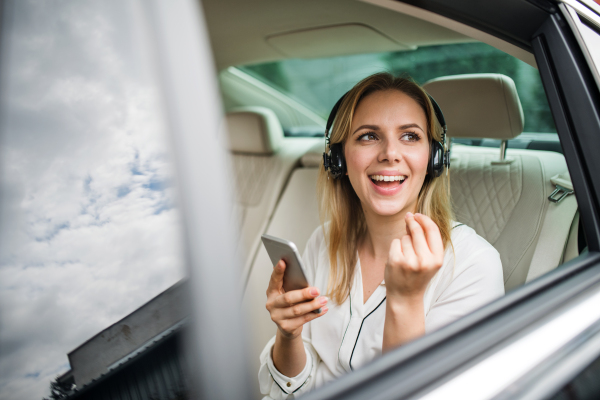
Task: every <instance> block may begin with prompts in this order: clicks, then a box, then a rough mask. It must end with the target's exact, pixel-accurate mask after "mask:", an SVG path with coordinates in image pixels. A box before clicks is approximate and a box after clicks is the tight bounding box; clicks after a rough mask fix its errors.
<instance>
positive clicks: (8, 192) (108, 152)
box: [0, 0, 183, 399]
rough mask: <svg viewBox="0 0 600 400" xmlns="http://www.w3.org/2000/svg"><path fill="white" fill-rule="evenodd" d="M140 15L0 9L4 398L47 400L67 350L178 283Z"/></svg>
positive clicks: (98, 4)
mask: <svg viewBox="0 0 600 400" xmlns="http://www.w3.org/2000/svg"><path fill="white" fill-rule="evenodd" d="M140 7H141V5H140V2H139V1H136V0H131V1H106V0H103V1H91V0H89V1H76V2H59V1H47V2H38V1H21V0H19V1H12V2H7V4H6V11H5V13H4V16H3V18H4V20H5V23H4V24H3V25H4V29H5V30H4V31H3V32H2V35H3V39H4V42H3V53H2V60H3V65H2V69H1V70H2V71H3V75H2V87H3V91H2V103H1V104H2V122H1V123H2V130H1V134H2V136H1V140H2V147H1V150H0V151H1V154H0V160H1V161H0V162H1V164H0V177H1V181H0V195H1V198H0V200H1V202H0V205H1V208H0V398H3V399H4V398H7V399H8V398H11V399H36V398H38V399H41V397H42V396H47V395H48V385H49V382H50V381H51V380H52V379H54V378H55V376H56V375H57V374H59V373H61V372H64V371H66V370H67V369H68V360H67V356H66V354H67V353H68V352H69V351H71V350H73V349H74V348H75V347H77V346H78V345H80V344H81V343H82V342H83V341H85V340H86V339H88V338H89V337H91V336H92V335H94V334H95V333H97V332H99V331H100V330H102V329H103V328H105V327H107V326H108V325H110V324H112V323H114V322H115V321H117V320H118V319H120V318H122V317H124V316H125V315H127V314H128V313H130V312H132V311H133V310H135V309H136V308H137V307H138V306H140V305H141V304H143V303H144V302H146V301H147V300H149V299H150V298H151V297H153V296H155V295H156V294H158V293H159V292H161V291H163V290H164V289H166V288H167V287H169V286H170V285H172V284H173V283H175V282H176V281H177V280H178V279H180V278H181V277H182V271H183V268H182V259H181V251H180V248H179V246H180V240H179V227H178V221H179V215H178V211H177V209H176V208H175V207H174V204H175V199H174V187H173V185H172V175H173V173H172V168H171V165H170V162H169V157H168V153H167V151H166V148H167V145H166V138H165V137H164V127H163V121H162V114H161V110H160V108H159V106H158V104H159V103H158V100H157V89H156V87H155V85H154V80H153V75H152V71H150V70H149V69H148V68H147V67H146V66H147V65H150V62H149V59H150V55H149V49H151V46H150V44H151V43H150V42H149V39H148V38H147V37H146V36H145V32H144V29H143V26H144V25H143V24H142V21H143V19H142V16H141V15H140V13H139V8H140ZM132 22H133V23H132Z"/></svg>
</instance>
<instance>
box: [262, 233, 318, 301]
mask: <svg viewBox="0 0 600 400" xmlns="http://www.w3.org/2000/svg"><path fill="white" fill-rule="evenodd" d="M261 239H262V242H263V244H264V245H265V249H267V253H269V257H270V258H271V262H273V266H275V265H276V264H277V263H278V262H279V260H283V261H285V264H286V268H285V272H284V273H283V290H285V291H286V292H289V291H290V290H298V289H304V288H306V287H309V286H310V284H309V282H308V280H307V279H306V274H305V272H304V266H303V265H302V258H301V257H300V253H298V248H297V247H296V245H295V244H294V243H293V242H291V241H289V240H286V239H281V238H278V237H275V236H271V235H262V236H261Z"/></svg>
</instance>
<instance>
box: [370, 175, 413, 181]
mask: <svg viewBox="0 0 600 400" xmlns="http://www.w3.org/2000/svg"><path fill="white" fill-rule="evenodd" d="M371 179H372V180H374V181H379V182H381V181H383V182H394V181H399V182H404V180H405V179H406V177H405V176H388V175H371Z"/></svg>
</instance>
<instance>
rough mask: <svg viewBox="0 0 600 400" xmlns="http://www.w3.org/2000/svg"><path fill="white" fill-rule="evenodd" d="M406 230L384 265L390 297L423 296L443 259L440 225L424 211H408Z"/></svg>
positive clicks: (394, 243) (412, 297)
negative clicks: (414, 212)
mask: <svg viewBox="0 0 600 400" xmlns="http://www.w3.org/2000/svg"><path fill="white" fill-rule="evenodd" d="M405 221H406V232H407V234H406V235H405V236H404V237H402V239H400V240H399V239H394V241H392V245H391V246H390V254H389V257H388V261H387V264H386V266H385V275H384V277H385V286H386V291H387V296H388V298H390V297H392V298H393V297H398V298H404V299H415V300H416V299H422V298H423V295H424V294H425V289H426V288H427V284H428V283H429V281H430V280H431V278H433V276H434V275H435V273H436V272H437V271H438V270H439V269H440V267H441V266H442V263H443V261H444V244H443V242H442V235H441V234H440V230H439V228H438V226H437V225H436V224H435V222H433V221H432V220H431V218H429V217H427V216H426V215H423V214H414V215H413V214H412V213H406V216H405Z"/></svg>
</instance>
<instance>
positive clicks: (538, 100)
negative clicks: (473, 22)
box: [239, 43, 556, 135]
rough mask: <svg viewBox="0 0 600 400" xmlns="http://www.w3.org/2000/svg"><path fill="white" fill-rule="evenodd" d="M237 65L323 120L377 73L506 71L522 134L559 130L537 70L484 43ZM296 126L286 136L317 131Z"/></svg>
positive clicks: (427, 75)
mask: <svg viewBox="0 0 600 400" xmlns="http://www.w3.org/2000/svg"><path fill="white" fill-rule="evenodd" d="M239 68H240V69H241V70H242V71H244V72H246V73H248V74H250V75H252V76H253V77H256V78H258V79H260V80H262V81H263V82H265V83H267V84H269V85H271V86H273V87H275V88H277V89H278V90H280V91H281V92H283V93H285V94H287V95H288V96H290V97H292V98H294V99H296V100H297V101H299V102H300V103H302V104H303V105H305V106H306V107H308V108H310V109H312V110H313V111H315V112H316V113H317V114H318V115H319V116H321V117H322V118H327V116H328V115H329V112H330V111H331V108H332V107H333V104H335V102H336V100H337V99H338V98H339V97H340V96H341V95H343V94H344V93H345V92H346V91H347V90H349V89H350V88H351V87H352V86H353V85H354V84H355V83H356V82H358V81H359V80H361V79H362V78H364V77H366V76H368V75H370V74H372V73H375V72H379V71H389V72H392V73H394V74H408V75H410V76H411V77H412V78H413V79H414V80H415V81H416V82H417V83H419V84H423V83H425V82H427V81H428V80H430V79H434V78H437V77H441V76H447V75H457V74H470V73H499V74H504V75H507V76H509V77H511V78H512V79H513V80H514V81H515V84H516V87H517V91H518V93H519V97H520V99H521V103H522V106H523V112H524V114H525V127H524V132H535V133H538V132H544V133H554V132H556V128H555V127H554V122H553V120H552V115H551V113H550V109H549V107H548V103H547V101H546V96H545V93H544V89H543V87H542V83H541V81H540V77H539V74H538V72H537V70H536V69H535V68H534V67H532V66H530V65H528V64H526V63H524V62H522V61H520V60H518V59H516V58H514V57H512V56H510V55H508V54H506V53H504V52H502V51H500V50H497V49H495V48H494V47H491V46H488V45H486V44H484V43H459V44H450V45H439V46H428V47H420V48H417V49H416V50H412V51H399V52H390V53H376V54H360V55H351V56H342V57H332V58H322V59H290V60H282V61H275V62H269V63H262V64H254V65H245V66H240V67H239ZM295 128H296V129H289V130H288V132H287V133H288V135H302V134H306V135H311V134H312V133H313V132H314V131H312V130H310V129H306V130H304V131H303V130H302V129H301V128H299V127H295ZM319 134H322V132H321V133H319Z"/></svg>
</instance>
